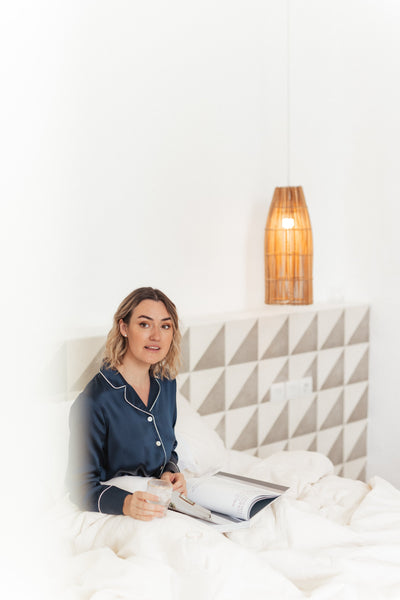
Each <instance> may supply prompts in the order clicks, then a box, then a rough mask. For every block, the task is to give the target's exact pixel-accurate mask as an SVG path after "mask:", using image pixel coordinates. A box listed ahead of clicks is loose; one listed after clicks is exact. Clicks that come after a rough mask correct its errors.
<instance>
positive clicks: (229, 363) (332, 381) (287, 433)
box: [181, 305, 369, 478]
mask: <svg viewBox="0 0 400 600" xmlns="http://www.w3.org/2000/svg"><path fill="white" fill-rule="evenodd" d="M182 347H183V348H182V354H183V365H182V368H181V381H182V384H181V392H182V394H183V395H184V396H185V397H186V398H187V399H188V400H189V401H190V402H192V404H193V406H194V407H195V408H196V410H197V411H198V412H199V414H200V415H202V416H203V417H204V418H205V419H207V420H208V422H209V423H215V426H214V428H215V430H216V431H217V432H219V433H220V435H221V437H222V436H223V439H224V442H225V443H226V445H227V447H228V448H232V449H235V450H242V451H245V452H248V453H249V454H252V455H258V456H262V457H265V456H270V455H271V454H272V453H273V452H277V451H281V450H308V451H311V452H312V451H318V452H322V453H324V454H325V455H326V456H328V457H329V458H330V460H332V462H333V464H334V467H335V473H337V474H341V475H343V474H346V473H347V474H349V476H354V477H357V478H363V477H365V462H366V454H367V446H366V444H367V425H366V424H367V419H368V361H369V307H368V306H367V305H360V306H358V305H353V306H349V307H347V306H337V307H332V306H331V307H327V308H326V309H324V308H318V309H317V310H316V309H315V308H312V307H311V308H310V309H308V310H307V308H306V309H304V308H303V309H301V310H298V311H296V309H295V308H294V307H290V308H289V309H286V310H285V308H282V310H279V309H278V310H274V311H268V308H266V309H265V310H262V311H261V310H260V311H258V313H257V312H255V313H254V312H253V313H251V314H248V315H243V316H241V315H238V316H237V317H236V318H233V317H231V318H229V319H223V318H221V320H220V321H219V322H218V320H213V322H211V323H210V324H207V323H205V325H198V324H196V325H194V326H193V327H190V325H187V327H186V329H185V333H184V335H183V339H182ZM182 377H183V378H182ZM310 377H311V381H312V390H311V392H308V393H304V394H300V395H298V397H292V396H291V395H289V392H288V393H287V395H286V396H285V397H284V398H282V399H280V400H276V399H274V400H273V399H272V396H271V388H272V386H274V384H281V385H282V386H284V387H283V389H284V390H285V394H286V390H288V389H289V387H288V386H287V384H288V382H289V383H290V382H293V381H298V380H302V379H303V378H310ZM290 389H291V388H290ZM291 393H292V392H291ZM214 415H215V416H214ZM348 465H349V466H348Z"/></svg>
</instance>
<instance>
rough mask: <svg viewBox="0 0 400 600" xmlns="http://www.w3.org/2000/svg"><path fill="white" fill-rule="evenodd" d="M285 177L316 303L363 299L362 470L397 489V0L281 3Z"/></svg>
mask: <svg viewBox="0 0 400 600" xmlns="http://www.w3.org/2000/svg"><path fill="white" fill-rule="evenodd" d="M290 16H291V18H290V23H291V44H290V47H291V53H290V65H291V78H290V91H291V94H290V97H291V113H290V115H291V118H290V123H291V169H290V170H291V174H292V177H293V180H294V181H295V182H296V181H301V182H302V183H303V186H304V189H305V191H306V194H307V196H306V197H307V202H308V206H309V211H310V214H311V219H312V224H313V230H314V242H315V287H316V293H317V294H318V295H319V296H320V299H321V300H325V299H329V298H330V297H332V298H334V297H337V298H343V299H345V300H349V301H352V300H357V301H358V300H363V299H364V300H368V301H369V302H370V303H371V307H372V310H371V354H370V375H371V385H370V408H369V410H370V427H369V441H368V443H369V448H368V453H369V466H368V472H369V474H370V475H373V474H376V473H378V474H380V475H381V476H383V477H385V478H387V479H388V480H389V481H391V482H392V483H394V484H396V485H397V486H400V453H399V443H398V433H397V432H398V423H399V421H400V402H399V400H400V391H399V389H398V388H399V385H398V383H397V371H398V365H397V356H398V341H397V338H398V336H399V334H400V315H399V302H398V298H399V294H400V280H399V275H400V252H399V250H398V230H399V228H398V223H399V219H400V202H399V199H400V194H399V191H398V185H397V177H398V168H399V163H400V149H399V143H398V140H399V134H400V116H399V110H398V107H399V105H400V81H399V77H398V73H399V72H400V39H399V36H398V31H399V25H400V3H399V2H396V1H395V0H384V1H382V2H380V1H373V0H369V1H367V2H364V1H362V0H350V1H346V2H337V1H335V2H333V1H330V0H329V1H328V0H323V1H319V0H302V1H301V2H293V1H292V2H291V4H290Z"/></svg>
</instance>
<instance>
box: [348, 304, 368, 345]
mask: <svg viewBox="0 0 400 600" xmlns="http://www.w3.org/2000/svg"><path fill="white" fill-rule="evenodd" d="M363 342H369V310H368V311H367V312H366V314H365V316H364V317H363V318H362V320H361V322H360V324H359V325H358V327H357V329H356V330H355V332H354V333H353V335H352V336H351V338H350V340H349V342H348V343H349V344H362V343H363Z"/></svg>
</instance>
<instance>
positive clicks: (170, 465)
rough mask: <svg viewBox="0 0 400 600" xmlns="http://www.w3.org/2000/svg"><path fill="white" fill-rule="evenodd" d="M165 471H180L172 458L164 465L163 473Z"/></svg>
mask: <svg viewBox="0 0 400 600" xmlns="http://www.w3.org/2000/svg"><path fill="white" fill-rule="evenodd" d="M166 471H167V472H169V473H180V470H179V467H178V465H177V464H176V463H174V462H173V461H172V460H170V461H169V462H167V464H166V465H165V468H164V471H163V473H165V472H166Z"/></svg>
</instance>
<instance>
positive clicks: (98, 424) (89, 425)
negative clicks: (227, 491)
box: [67, 367, 179, 514]
mask: <svg viewBox="0 0 400 600" xmlns="http://www.w3.org/2000/svg"><path fill="white" fill-rule="evenodd" d="M175 422H176V381H175V380H174V379H173V380H169V379H158V378H156V377H152V376H150V394H149V402H148V406H146V405H145V404H144V403H143V402H142V400H141V399H140V398H139V396H138V394H137V393H136V392H135V390H134V389H133V387H132V386H131V385H129V383H127V382H126V381H125V379H124V378H123V377H122V375H121V374H120V373H119V371H116V370H113V369H107V368H105V367H103V368H101V369H100V371H99V373H98V374H97V375H96V376H95V377H94V378H93V379H92V380H91V381H90V382H89V383H88V385H87V386H86V387H85V389H84V390H83V392H82V393H81V394H80V395H79V396H78V397H77V399H76V400H75V402H74V403H73V405H72V407H71V412H70V420H69V423H70V445H69V461H68V471H67V485H68V487H69V490H70V497H71V500H72V501H73V502H74V503H75V504H77V505H78V506H79V508H80V509H81V510H90V511H98V512H102V513H108V514H123V513H122V507H123V504H124V500H125V498H126V496H127V495H128V494H129V493H130V492H126V491H125V490H121V489H120V488H117V487H116V486H109V485H103V484H102V483H101V482H103V481H107V480H108V479H111V478H112V477H119V476H121V475H139V476H142V477H161V475H162V473H164V471H170V472H172V473H177V472H179V468H178V456H177V453H176V451H175V448H176V445H177V442H176V438H175V433H174V426H175Z"/></svg>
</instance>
